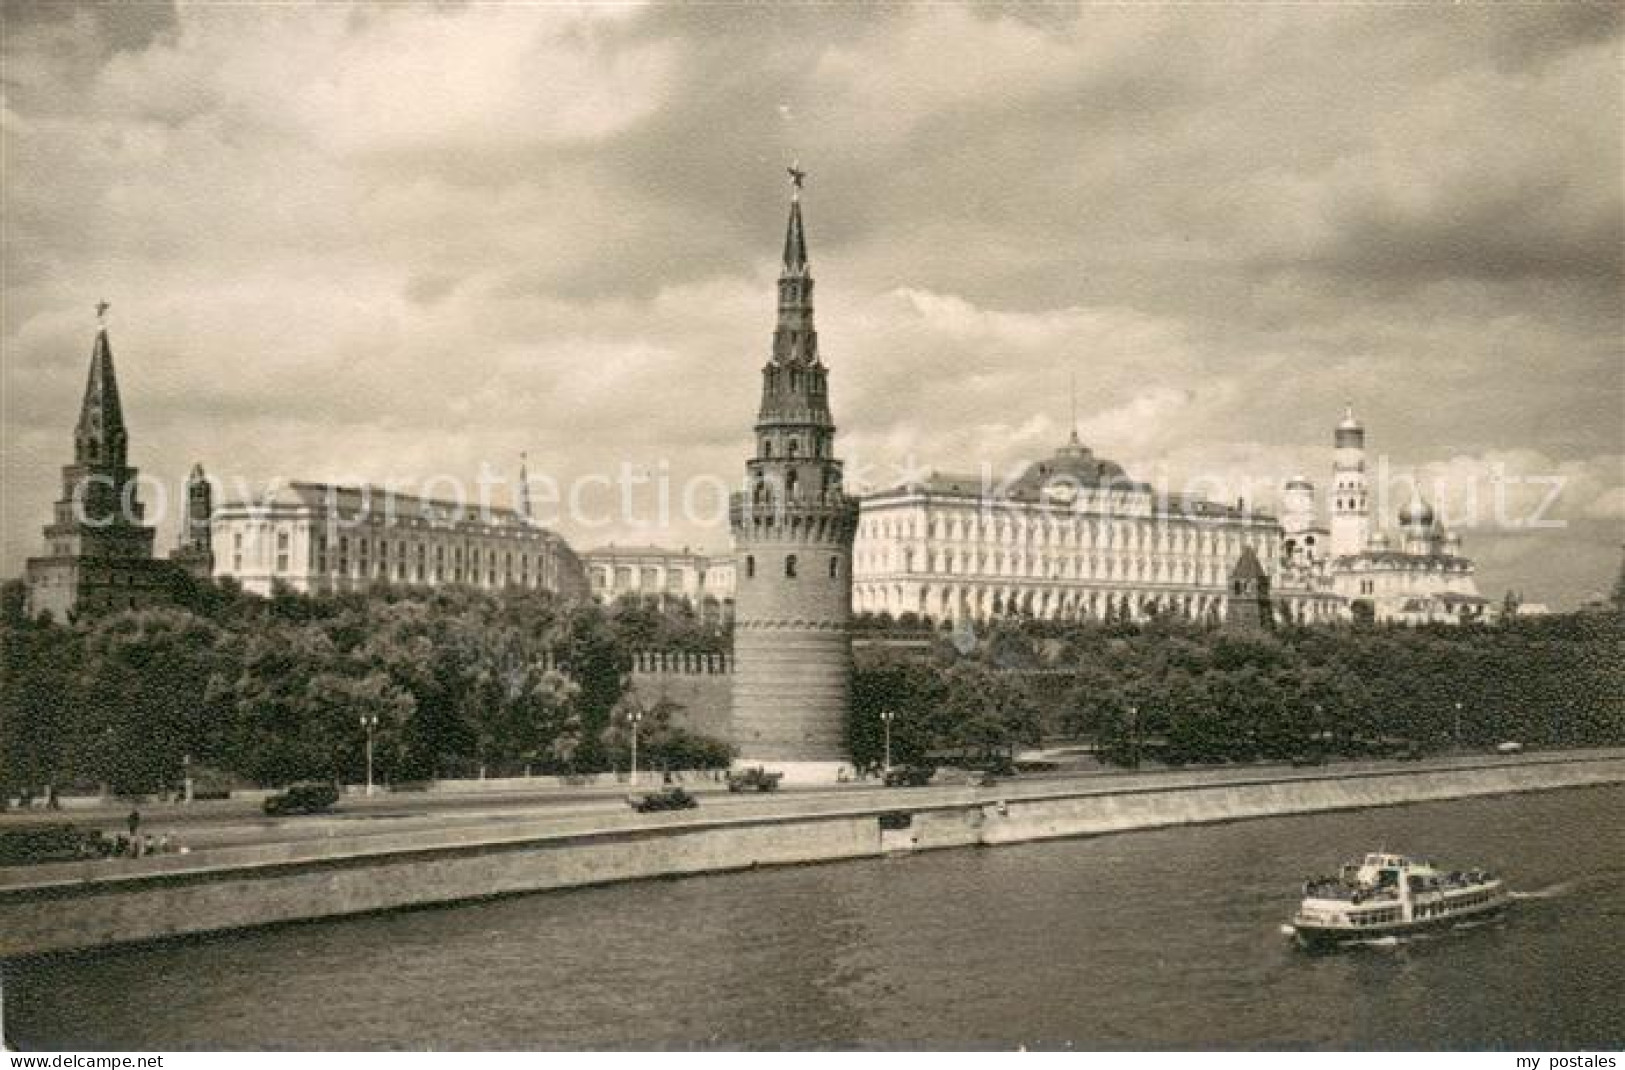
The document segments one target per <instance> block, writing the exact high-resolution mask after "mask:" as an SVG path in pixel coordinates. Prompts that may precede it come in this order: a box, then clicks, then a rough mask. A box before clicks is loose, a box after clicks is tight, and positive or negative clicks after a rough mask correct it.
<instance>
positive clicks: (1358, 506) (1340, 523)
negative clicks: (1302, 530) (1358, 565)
mask: <svg viewBox="0 0 1625 1070" xmlns="http://www.w3.org/2000/svg"><path fill="white" fill-rule="evenodd" d="M1335 444H1336V447H1337V450H1336V453H1335V455H1334V459H1333V461H1332V508H1331V514H1332V536H1331V537H1332V556H1333V557H1350V556H1353V555H1355V554H1358V553H1360V552H1362V551H1363V550H1364V549H1365V548H1366V540H1367V538H1368V537H1369V535H1370V533H1371V505H1370V502H1369V501H1368V495H1369V488H1368V487H1367V483H1366V474H1365V428H1364V427H1361V426H1360V422H1359V421H1358V420H1356V419H1355V418H1354V406H1353V405H1350V406H1348V407H1347V408H1345V409H1344V410H1343V422H1342V423H1340V424H1338V425H1337V433H1336V438H1335Z"/></svg>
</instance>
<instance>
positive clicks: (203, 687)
mask: <svg viewBox="0 0 1625 1070" xmlns="http://www.w3.org/2000/svg"><path fill="white" fill-rule="evenodd" d="M22 595H23V592H22V589H21V585H20V584H16V583H11V584H7V585H5V587H4V588H3V590H0V789H3V790H0V797H3V796H4V795H9V794H18V793H23V794H28V793H34V794H39V793H41V792H43V791H45V790H46V789H47V787H48V786H55V787H57V788H58V789H62V788H68V787H72V788H78V789H83V788H107V789H109V790H112V791H115V792H118V793H124V794H145V793H151V792H157V791H164V790H173V789H175V788H177V787H178V786H179V784H180V782H181V780H182V778H183V777H185V776H186V775H188V774H189V773H190V774H191V775H192V776H194V778H205V779H206V778H207V777H209V776H219V777H221V778H222V779H229V780H232V781H247V782H252V783H257V784H265V785H275V784H285V783H289V782H292V781H294V780H302V779H313V778H321V779H342V780H355V779H358V778H359V777H360V776H361V775H362V769H363V767H364V764H363V763H364V748H365V742H366V733H365V731H364V730H363V728H362V726H361V722H362V720H363V719H366V720H368V721H371V722H373V723H375V725H376V727H375V728H374V740H375V747H374V756H375V769H376V772H377V775H378V776H379V777H380V779H383V780H386V781H394V782H402V781H413V780H422V779H428V778H433V777H459V776H472V775H481V774H489V775H512V774H515V773H519V772H533V773H566V774H569V773H591V772H601V771H605V770H609V769H616V768H625V767H626V766H627V764H628V757H629V755H628V751H629V750H630V744H631V739H630V736H631V731H630V715H631V714H632V713H634V712H636V713H637V715H638V716H639V718H640V721H639V731H638V736H639V752H640V757H641V758H642V763H641V764H643V766H644V767H645V768H656V767H659V766H662V765H664V766H667V767H669V768H696V767H715V766H718V765H722V764H725V763H726V762H727V761H728V760H729V758H730V756H731V755H730V751H729V748H728V746H727V744H726V743H725V742H724V741H721V740H715V739H709V738H706V737H703V736H699V735H696V734H694V733H692V732H690V731H687V730H685V729H684V728H683V727H682V724H681V720H682V718H681V717H680V716H679V715H680V713H681V710H680V709H677V708H673V707H672V706H671V705H670V704H669V703H657V704H655V705H654V706H652V707H650V708H641V707H637V705H636V703H637V701H638V700H637V699H636V696H635V694H630V693H628V691H627V685H628V681H629V676H630V670H631V665H632V655H633V654H634V652H636V651H641V650H663V651H668V652H682V653H694V654H713V653H723V652H726V651H728V650H729V649H730V648H731V645H732V643H731V635H730V634H729V633H728V631H727V630H725V629H723V628H719V627H717V626H715V625H712V624H708V623H706V622H704V621H702V620H700V619H698V618H697V617H695V616H694V614H693V613H692V612H691V611H687V610H685V609H684V608H683V607H681V606H676V607H666V608H664V609H659V608H655V607H653V606H650V605H648V604H646V603H642V602H639V601H637V600H635V599H624V600H622V601H621V602H618V603H616V604H615V605H614V606H611V607H608V608H604V607H600V606H598V605H595V604H593V603H590V602H585V603H583V602H573V601H564V600H560V599H557V598H555V597H552V596H550V595H548V594H546V593H545V592H534V591H505V592H481V591H475V590H471V589H466V588H449V589H441V590H434V591H425V590H421V589H409V588H401V589H391V588H375V589H373V590H371V591H368V592H366V593H364V594H348V595H335V596H306V595H298V594H292V593H289V592H286V591H282V592H279V593H277V594H275V595H274V596H273V597H271V598H269V599H262V598H256V597H252V596H248V595H244V594H243V593H242V592H241V590H240V589H238V588H236V587H235V586H234V585H232V584H231V583H230V582H229V581H228V582H223V583H218V584H216V583H210V584H201V585H197V586H196V587H194V588H190V589H189V590H188V591H186V592H184V593H183V596H182V597H181V598H179V599H178V602H177V604H176V605H174V606H172V607H169V608H162V609H150V610H142V611H129V612H122V613H117V614H113V615H109V616H103V617H97V618H92V619H86V620H80V621H75V622H72V623H66V624H64V623H56V622H52V621H50V620H48V619H45V620H30V619H29V618H28V617H27V616H26V615H25V613H24V609H23V597H22ZM1620 601H1621V599H1620V598H1616V600H1615V605H1614V607H1613V609H1612V610H1607V611H1593V612H1581V613H1574V614H1568V615H1562V616H1552V617H1537V618H1526V619H1511V620H1508V621H1506V622H1505V623H1502V624H1496V625H1487V624H1486V625H1468V626H1454V627H1453V626H1445V625H1438V626H1428V627H1419V628H1412V627H1402V626H1375V625H1371V624H1355V625H1347V626H1340V627H1308V628H1305V627H1283V628H1279V629H1276V630H1272V631H1252V632H1248V631H1235V630H1228V629H1224V628H1217V627H1211V626H1204V625H1199V624H1192V623H1189V622H1185V621H1182V620H1180V619H1177V618H1161V619H1155V620H1152V621H1149V622H1144V623H1133V622H1127V621H1116V622H1112V623H1108V624H1079V623H1065V622H1054V621H1035V620H1013V621H1006V622H999V623H995V624H992V625H988V626H985V627H981V628H979V629H972V630H961V631H957V632H952V633H950V632H949V631H948V630H944V629H931V628H930V627H928V626H926V625H923V624H921V623H920V622H918V621H898V622H892V621H889V620H886V619H884V618H871V619H868V620H865V621H864V622H863V628H862V630H861V635H862V636H863V637H864V638H865V639H866V640H868V641H867V642H865V643H864V644H862V645H861V646H860V648H859V650H858V653H857V667H856V673H855V676H854V679H853V711H852V717H851V720H850V724H849V734H850V746H851V751H852V754H853V757H854V759H855V760H856V762H857V763H858V764H859V765H860V766H866V765H878V764H879V763H880V762H881V761H882V759H883V757H884V754H885V743H886V736H887V732H886V725H887V723H888V722H887V721H886V720H885V719H884V718H883V715H884V714H887V713H889V714H891V715H892V716H891V719H890V722H889V723H890V728H891V731H890V737H891V757H892V760H893V761H894V762H898V763H906V762H912V761H924V760H928V759H930V758H934V757H935V758H940V757H944V756H947V755H950V754H952V755H958V756H962V757H965V758H971V759H974V758H976V757H982V758H987V757H991V756H993V755H996V754H1001V753H1002V754H1006V755H1009V754H1013V752H1014V751H1015V750H1016V749H1017V748H1019V747H1024V746H1031V745H1035V744H1038V743H1040V742H1041V741H1043V740H1046V739H1048V740H1057V739H1066V740H1081V741H1087V742H1091V743H1095V744H1097V745H1098V746H1099V748H1100V750H1101V753H1102V755H1103V757H1105V758H1106V759H1107V760H1110V761H1117V762H1121V763H1124V764H1135V763H1136V762H1137V761H1138V760H1139V759H1140V758H1141V757H1142V756H1147V757H1149V756H1152V755H1155V756H1157V757H1160V758H1162V759H1164V760H1167V761H1170V762H1222V761H1236V762H1241V761H1253V760H1258V759H1284V758H1289V757H1296V756H1299V755H1303V754H1324V755H1330V754H1345V755H1362V754H1369V753H1373V752H1375V751H1379V750H1383V749H1388V750H1392V749H1394V748H1396V747H1400V746H1414V747H1420V748H1422V749H1430V750H1431V749H1441V748H1446V747H1450V746H1453V745H1459V746H1461V747H1466V748H1483V747H1488V746H1493V745H1494V744H1496V743H1498V742H1500V741H1503V740H1518V741H1520V742H1522V743H1524V744H1526V745H1529V746H1538V747H1563V746H1598V745H1620V744H1625V626H1622V620H1625V616H1622V614H1621V612H1620V606H1619V603H1620Z"/></svg>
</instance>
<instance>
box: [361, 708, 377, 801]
mask: <svg viewBox="0 0 1625 1070" xmlns="http://www.w3.org/2000/svg"><path fill="white" fill-rule="evenodd" d="M361 727H362V728H364V729H366V730H367V798H369V799H370V798H372V734H373V732H374V731H375V730H376V729H377V728H378V715H377V714H376V713H363V714H362V715H361Z"/></svg>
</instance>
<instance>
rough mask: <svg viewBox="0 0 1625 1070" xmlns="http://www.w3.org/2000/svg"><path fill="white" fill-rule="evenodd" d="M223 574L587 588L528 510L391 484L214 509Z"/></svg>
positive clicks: (320, 585)
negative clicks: (419, 492)
mask: <svg viewBox="0 0 1625 1070" xmlns="http://www.w3.org/2000/svg"><path fill="white" fill-rule="evenodd" d="M210 552H211V553H212V555H213V559H214V574H215V575H216V576H222V577H223V576H231V577H234V578H235V579H236V580H237V581H238V582H240V583H241V584H242V586H243V589H244V590H247V591H250V592H252V593H255V594H260V595H268V594H270V593H271V592H272V591H273V590H274V589H275V588H276V587H278V586H283V587H286V588H287V589H288V590H291V591H298V592H305V593H331V592H337V591H357V590H364V589H365V588H367V587H369V586H372V585H374V584H381V583H392V584H399V585H403V586H420V587H438V586H443V585H448V584H464V585H467V586H470V587H478V588H482V589H486V590H496V589H500V588H507V587H520V588H531V589H539V590H547V591H553V592H556V593H559V594H563V595H566V596H569V597H582V596H585V594H586V586H587V584H586V576H585V573H584V572H583V570H582V567H581V561H580V559H579V558H578V557H577V556H576V555H575V552H574V551H573V550H571V549H570V547H569V545H568V544H566V543H565V541H564V539H562V538H561V537H559V536H558V535H556V534H554V533H553V532H551V531H548V530H546V529H545V528H541V527H537V526H536V525H535V524H533V523H532V522H531V520H530V518H529V517H528V516H526V515H525V513H524V512H523V511H522V510H516V509H509V508H503V507H499V506H495V505H488V504H473V505H470V504H467V503H463V502H455V501H442V500H438V499H433V498H421V497H417V496H414V495H410V494H402V493H399V492H396V491H393V490H390V489H388V488H384V487H342V486H336V485H333V484H328V483H304V482H295V483H289V484H287V485H286V486H283V487H280V488H278V489H277V490H276V491H275V492H274V493H272V494H270V495H267V496H266V497H265V498H264V499H261V500H257V501H247V502H228V503H226V504H224V505H222V506H220V507H219V508H218V509H216V510H215V512H214V520H213V524H212V526H211V545H210Z"/></svg>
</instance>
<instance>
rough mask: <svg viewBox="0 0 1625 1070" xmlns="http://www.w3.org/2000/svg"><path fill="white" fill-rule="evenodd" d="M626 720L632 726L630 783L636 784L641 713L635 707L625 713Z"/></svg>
mask: <svg viewBox="0 0 1625 1070" xmlns="http://www.w3.org/2000/svg"><path fill="white" fill-rule="evenodd" d="M626 719H627V721H628V722H630V723H631V725H632V783H633V784H636V783H637V782H638V722H640V721H642V720H643V711H642V710H640V709H638V708H637V707H636V706H634V707H632V709H631V710H630V711H629V712H628V713H627V715H626Z"/></svg>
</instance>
